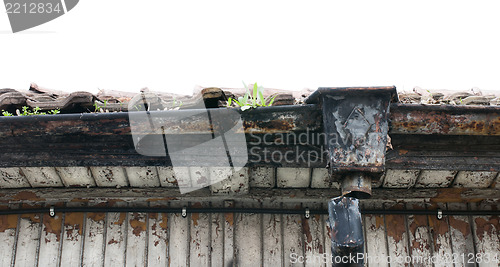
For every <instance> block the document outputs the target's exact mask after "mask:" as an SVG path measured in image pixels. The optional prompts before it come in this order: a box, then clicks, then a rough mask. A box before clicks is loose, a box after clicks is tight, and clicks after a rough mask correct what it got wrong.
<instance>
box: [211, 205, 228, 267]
mask: <svg viewBox="0 0 500 267" xmlns="http://www.w3.org/2000/svg"><path fill="white" fill-rule="evenodd" d="M210 206H211V207H212V208H223V207H224V203H220V202H219V203H211V204H210ZM209 223H210V230H211V241H210V242H211V248H210V265H211V266H214V267H215V266H225V265H224V246H225V245H226V244H224V223H225V222H224V214H223V213H213V214H210V222H209Z"/></svg>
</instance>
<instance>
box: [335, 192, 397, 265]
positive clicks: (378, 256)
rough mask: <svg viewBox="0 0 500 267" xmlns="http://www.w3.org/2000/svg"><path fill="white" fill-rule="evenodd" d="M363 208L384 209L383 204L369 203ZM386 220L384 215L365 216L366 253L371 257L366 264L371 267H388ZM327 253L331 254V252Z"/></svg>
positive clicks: (364, 204)
mask: <svg viewBox="0 0 500 267" xmlns="http://www.w3.org/2000/svg"><path fill="white" fill-rule="evenodd" d="M363 208H365V209H382V208H383V204H382V203H381V202H373V201H367V202H365V203H363ZM384 220H385V218H384V215H375V214H367V215H365V216H364V228H365V229H366V230H365V233H366V236H365V240H366V241H365V243H366V251H365V253H366V254H367V255H368V256H369V258H368V260H366V261H365V262H366V263H368V265H369V266H370V267H372V266H380V267H381V266H388V262H387V256H388V252H387V237H386V230H385V221H384ZM325 242H326V241H325ZM327 252H328V253H331V252H330V251H327Z"/></svg>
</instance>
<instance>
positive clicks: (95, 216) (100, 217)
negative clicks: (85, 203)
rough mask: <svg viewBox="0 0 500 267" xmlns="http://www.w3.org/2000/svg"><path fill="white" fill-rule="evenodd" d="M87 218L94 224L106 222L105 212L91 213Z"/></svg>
mask: <svg viewBox="0 0 500 267" xmlns="http://www.w3.org/2000/svg"><path fill="white" fill-rule="evenodd" d="M87 218H90V219H92V220H93V221H94V222H100V221H104V218H106V214H104V213H103V212H89V213H87Z"/></svg>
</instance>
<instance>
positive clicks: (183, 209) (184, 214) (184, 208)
mask: <svg viewBox="0 0 500 267" xmlns="http://www.w3.org/2000/svg"><path fill="white" fill-rule="evenodd" d="M186 216H187V208H186V207H182V218H186Z"/></svg>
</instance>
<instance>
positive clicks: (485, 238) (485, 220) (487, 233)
mask: <svg viewBox="0 0 500 267" xmlns="http://www.w3.org/2000/svg"><path fill="white" fill-rule="evenodd" d="M470 205H471V208H472V209H473V210H476V209H478V210H498V208H499V205H498V203H489V202H486V201H484V202H481V203H471V204H470ZM472 222H473V236H474V241H475V245H476V253H477V254H476V255H480V256H481V257H482V258H481V259H479V257H476V258H475V261H476V262H477V263H479V264H478V265H479V266H480V267H498V266H499V265H500V263H499V261H500V216H498V215H494V216H472ZM486 257H489V259H490V260H486ZM479 261H481V262H479ZM487 261H488V262H487Z"/></svg>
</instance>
